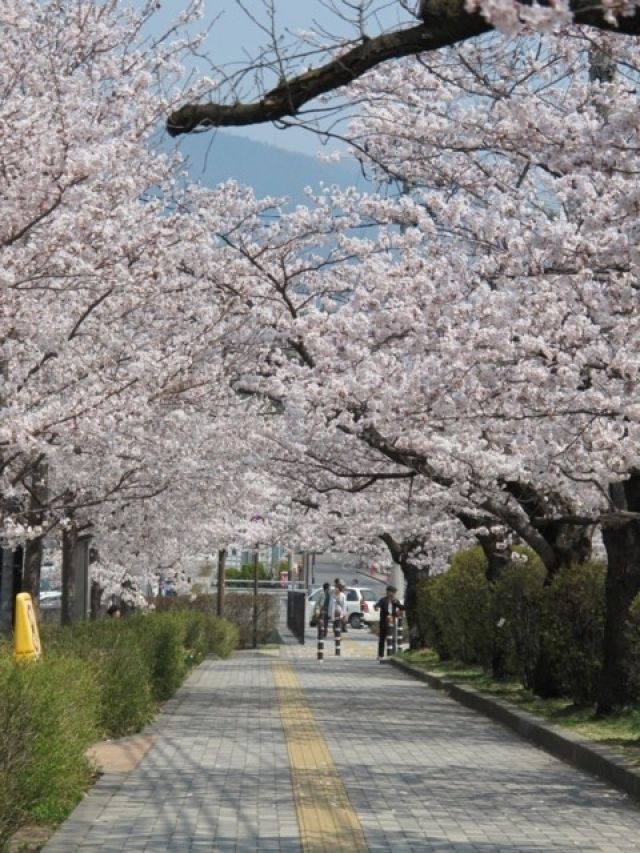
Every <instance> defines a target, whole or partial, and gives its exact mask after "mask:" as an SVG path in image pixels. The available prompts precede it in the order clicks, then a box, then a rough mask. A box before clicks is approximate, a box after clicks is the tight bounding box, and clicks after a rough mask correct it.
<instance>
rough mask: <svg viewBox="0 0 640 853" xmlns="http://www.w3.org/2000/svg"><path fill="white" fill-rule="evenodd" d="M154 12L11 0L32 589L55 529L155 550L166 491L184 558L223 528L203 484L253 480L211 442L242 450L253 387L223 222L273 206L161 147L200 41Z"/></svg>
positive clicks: (21, 471)
mask: <svg viewBox="0 0 640 853" xmlns="http://www.w3.org/2000/svg"><path fill="white" fill-rule="evenodd" d="M154 9H155V4H154V3H149V4H146V5H145V6H143V7H142V8H139V9H137V10H136V9H134V8H127V7H124V6H123V5H122V4H120V3H116V2H115V0H111V2H107V3H102V4H96V3H93V2H89V0H68V2H63V3H59V2H45V3H41V2H32V3H27V4H24V3H21V4H17V3H10V4H9V5H8V6H6V8H3V12H2V15H1V17H0V26H1V27H2V35H3V44H4V49H3V56H2V59H1V60H0V63H1V67H2V72H3V73H2V81H3V82H2V91H1V94H0V99H1V102H2V106H3V110H2V118H1V119H0V139H1V140H2V153H1V154H0V169H1V170H2V175H3V182H4V183H3V186H4V189H5V191H4V192H3V196H2V200H1V202H0V205H1V210H2V216H1V217H0V218H1V221H2V225H1V226H0V251H1V253H2V263H1V265H0V267H1V269H2V272H1V273H0V287H1V288H2V300H1V301H0V346H1V351H0V361H1V364H2V380H1V381H2V385H1V389H2V390H1V392H0V393H1V402H2V409H1V411H2V422H1V424H0V453H1V456H0V476H1V478H2V479H1V480H0V495H1V500H0V504H1V509H2V527H3V534H4V536H5V537H6V539H7V540H8V541H9V543H11V544H21V543H23V544H24V545H25V548H26V552H27V559H26V571H25V586H26V588H27V589H28V590H30V591H31V592H32V594H33V595H34V596H37V593H38V585H39V567H40V559H41V543H42V537H43V536H44V535H48V534H51V533H52V532H54V533H55V531H58V532H59V533H60V532H61V531H63V532H64V536H65V537H67V538H68V537H71V538H73V537H75V536H77V535H78V533H81V532H85V533H86V532H93V533H95V534H96V536H98V533H99V532H100V531H109V530H113V529H114V527H115V528H116V529H117V530H118V531H119V533H118V535H119V537H120V548H119V552H118V553H116V552H115V550H114V553H113V554H111V553H110V552H111V550H112V547H111V546H112V545H113V537H112V538H111V539H107V537H106V534H105V541H104V542H102V541H98V546H99V548H100V551H101V553H102V554H103V557H104V559H105V560H108V561H109V562H110V563H112V564H119V565H127V564H128V562H129V561H130V560H131V559H132V558H134V557H135V558H137V559H138V560H140V561H143V560H149V559H150V556H151V552H152V551H153V549H151V548H149V547H148V544H147V543H148V540H149V539H150V538H151V537H150V536H149V533H150V529H149V528H151V527H152V525H151V524H150V521H149V519H150V518H153V514H154V513H159V512H160V506H161V505H159V503H158V500H159V498H160V496H162V495H165V496H166V500H167V501H168V500H171V501H172V502H173V508H174V516H175V519H174V522H173V524H172V525H168V527H169V528H170V534H169V531H167V530H166V527H167V525H166V522H165V521H164V520H162V521H160V522H159V523H158V526H157V529H158V531H159V529H161V528H162V526H163V525H164V526H165V535H166V539H167V541H166V542H165V543H164V544H163V545H162V546H158V545H156V549H157V550H161V551H164V552H165V555H166V553H167V552H168V551H172V550H173V551H174V552H175V550H176V549H175V547H173V548H172V547H171V546H170V540H171V537H173V539H174V540H175V541H179V540H180V533H184V532H185V530H186V531H187V534H188V538H191V539H193V540H194V542H196V541H197V544H198V545H200V544H201V540H202V539H203V538H204V537H205V535H208V534H205V531H208V533H209V534H210V532H211V522H209V521H207V520H206V518H205V516H206V513H205V512H203V511H202V507H201V506H200V507H199V508H198V509H199V511H198V512H194V506H195V501H196V495H198V493H199V498H200V499H204V501H205V503H206V502H208V501H211V508H212V512H214V511H215V506H216V505H218V506H220V505H222V504H223V503H224V500H225V498H224V497H223V493H224V494H225V495H226V498H227V499H228V497H229V493H228V492H226V491H225V490H226V488H227V486H228V485H229V483H230V482H232V481H233V482H237V481H238V479H239V475H238V474H237V472H236V471H235V470H234V472H233V473H232V474H230V473H229V470H230V465H231V463H230V461H229V464H226V465H223V464H220V458H219V457H217V456H216V454H215V453H214V452H213V450H212V448H213V449H216V448H217V449H218V450H219V452H220V453H221V454H224V453H226V457H225V458H226V460H231V459H232V458H237V457H238V450H237V449H236V447H237V441H233V440H232V438H233V435H234V433H233V432H232V429H231V427H230V426H229V424H232V423H234V421H235V430H236V433H237V413H238V408H239V407H238V403H237V395H236V394H235V392H233V391H232V390H230V389H229V384H228V382H227V381H226V379H225V378H224V377H222V376H221V373H220V370H221V364H222V362H221V354H222V351H223V345H224V340H225V336H226V335H227V334H230V333H232V332H233V330H234V329H235V328H236V327H242V326H243V325H244V324H245V322H246V309H243V312H239V311H238V310H237V308H234V306H233V300H234V296H233V288H232V287H231V286H230V282H231V281H232V280H233V277H234V275H235V270H234V262H233V259H229V262H228V263H224V262H223V259H222V256H223V254H224V253H225V246H224V244H223V243H222V242H220V241H218V240H217V238H215V237H212V235H216V234H217V233H219V232H220V231H221V230H222V223H223V222H225V221H226V220H228V219H229V218H230V216H231V214H232V213H233V214H234V215H236V216H237V217H238V218H240V219H242V217H243V216H247V215H250V214H251V213H252V212H255V211H256V210H258V209H259V206H258V204H257V202H255V200H254V199H253V198H252V197H251V196H250V194H247V193H244V192H242V191H237V192H231V191H229V190H228V189H227V188H222V189H220V190H218V191H217V192H208V191H205V190H202V189H200V188H198V187H195V186H193V187H188V186H186V187H185V185H184V184H185V182H184V180H183V178H182V177H181V175H180V168H181V167H180V164H179V162H178V161H176V160H174V159H173V158H171V157H168V156H166V155H164V154H161V153H158V151H157V150H154V147H153V145H152V136H153V133H154V128H156V126H157V122H158V120H159V119H160V117H161V116H162V115H163V113H164V112H165V111H166V109H168V108H169V107H170V106H171V103H172V102H171V97H172V96H171V94H170V93H171V91H174V95H173V97H175V96H176V95H175V93H176V92H178V91H180V92H182V88H181V80H182V65H181V59H183V58H184V57H185V56H187V55H189V54H190V53H191V52H192V51H193V50H194V49H195V48H196V47H197V45H198V43H199V40H200V36H180V34H179V32H178V30H176V31H171V32H170V33H168V34H167V35H166V36H165V37H160V38H158V39H157V40H155V41H153V40H151V39H150V38H149V37H148V34H147V33H148V30H147V27H148V23H149V19H150V17H151V16H152V15H153V12H154ZM199 14H200V9H199V4H194V5H193V7H192V8H191V10H190V11H189V12H188V13H187V14H186V15H185V16H183V19H182V21H181V25H182V26H183V28H185V27H186V28H187V29H185V30H184V31H185V32H187V30H188V27H189V25H190V24H191V23H192V22H193V21H194V20H195V19H196V18H197V16H198V15H199ZM25 56H31V57H33V60H32V61H30V62H25V61H24V57H25ZM172 87H173V88H172ZM163 93H168V94H163ZM248 408H249V407H247V406H245V407H244V410H243V411H244V414H245V415H246V411H247V409H248ZM225 417H226V418H227V421H226V424H227V425H226V426H225V425H224V423H223V422H224V418H225ZM225 436H226V438H225ZM203 465H209V466H210V467H211V469H213V470H215V469H216V468H217V469H218V470H219V476H218V477H217V479H216V480H215V481H214V480H213V479H207V477H208V472H204V471H203V468H202V466H203ZM198 478H200V479H198ZM216 489H217V492H216ZM203 495H204V498H203ZM212 495H217V497H216V499H213V498H212ZM142 504H145V505H146V506H147V511H146V513H145V512H140V513H138V512H135V511H134V507H137V506H139V505H142ZM178 508H179V511H178ZM167 509H168V507H167V506H166V504H165V505H164V507H163V508H162V513H161V517H162V519H165V517H166V514H167ZM203 518H205V520H204V521H203ZM123 523H124V526H125V527H127V528H128V529H127V535H125V534H124V533H123V530H122V525H123ZM181 525H183V527H182V528H181ZM198 525H200V526H201V527H202V531H201V532H197V533H196V528H197V527H198ZM125 542H128V543H129V548H130V550H129V553H128V557H127V555H126V554H125V553H124V549H123V545H124V543H125ZM134 543H137V544H135V545H134ZM71 551H72V548H66V549H65V553H71ZM175 558H176V557H175V553H173V554H172V555H171V557H170V558H168V557H166V556H165V559H171V560H175ZM136 561H137V560H136ZM153 565H155V564H153ZM68 568H69V567H68V566H66V567H65V570H66V571H67V572H68Z"/></svg>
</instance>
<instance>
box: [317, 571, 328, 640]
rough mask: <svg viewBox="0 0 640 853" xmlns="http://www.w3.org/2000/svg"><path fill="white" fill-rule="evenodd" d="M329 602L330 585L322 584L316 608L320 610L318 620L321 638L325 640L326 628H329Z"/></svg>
mask: <svg viewBox="0 0 640 853" xmlns="http://www.w3.org/2000/svg"><path fill="white" fill-rule="evenodd" d="M330 601H331V584H328V583H323V584H322V595H321V596H320V601H319V602H318V607H319V610H320V613H319V616H318V619H319V620H320V619H321V620H322V632H321V633H322V637H323V638H326V636H327V628H328V627H329V602H330Z"/></svg>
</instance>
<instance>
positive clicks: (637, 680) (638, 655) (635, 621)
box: [627, 594, 640, 700]
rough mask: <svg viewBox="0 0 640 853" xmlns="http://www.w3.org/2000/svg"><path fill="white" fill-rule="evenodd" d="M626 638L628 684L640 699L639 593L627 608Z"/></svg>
mask: <svg viewBox="0 0 640 853" xmlns="http://www.w3.org/2000/svg"><path fill="white" fill-rule="evenodd" d="M627 640H628V643H629V684H630V687H631V689H632V691H633V693H634V695H635V697H636V699H638V700H640V594H639V595H636V597H635V598H634V599H633V601H632V603H631V607H630V608H629V616H628V619H627Z"/></svg>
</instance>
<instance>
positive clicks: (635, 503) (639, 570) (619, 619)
mask: <svg viewBox="0 0 640 853" xmlns="http://www.w3.org/2000/svg"><path fill="white" fill-rule="evenodd" d="M610 495H611V497H612V500H613V502H614V504H615V505H616V507H617V508H618V509H626V510H628V511H630V512H640V472H635V473H633V474H632V475H631V476H630V477H629V479H628V480H626V481H625V482H624V483H619V484H615V485H613V486H611V488H610ZM602 538H603V540H604V546H605V548H606V550H607V560H608V565H607V577H606V582H605V601H606V615H605V629H604V655H603V662H602V675H601V679H600V688H599V695H598V712H599V713H601V714H609V713H611V712H612V711H615V710H618V709H621V708H624V706H625V705H627V704H629V703H630V702H632V700H633V698H634V697H633V695H632V691H631V689H630V686H629V682H628V660H629V643H628V637H627V618H628V615H629V608H630V606H631V603H632V601H633V599H634V598H635V597H636V596H637V595H638V594H639V593H640V522H639V521H637V520H630V521H627V522H626V523H624V522H620V523H618V524H615V523H611V524H609V525H605V526H604V527H603V531H602Z"/></svg>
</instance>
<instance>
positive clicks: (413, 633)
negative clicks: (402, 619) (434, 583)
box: [400, 559, 428, 649]
mask: <svg viewBox="0 0 640 853" xmlns="http://www.w3.org/2000/svg"><path fill="white" fill-rule="evenodd" d="M400 568H401V569H402V574H403V575H404V579H405V581H406V583H407V585H406V587H405V591H404V610H405V613H406V616H407V623H408V627H409V631H408V635H409V648H410V649H422V648H424V646H425V637H424V632H423V631H422V630H421V628H420V621H419V619H418V583H419V582H420V581H421V580H422V579H423V578H425V577H427V575H428V572H426V571H424V570H421V569H419V568H418V567H417V566H414V565H412V564H411V563H410V562H409V561H408V560H406V559H402V560H401V561H400Z"/></svg>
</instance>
